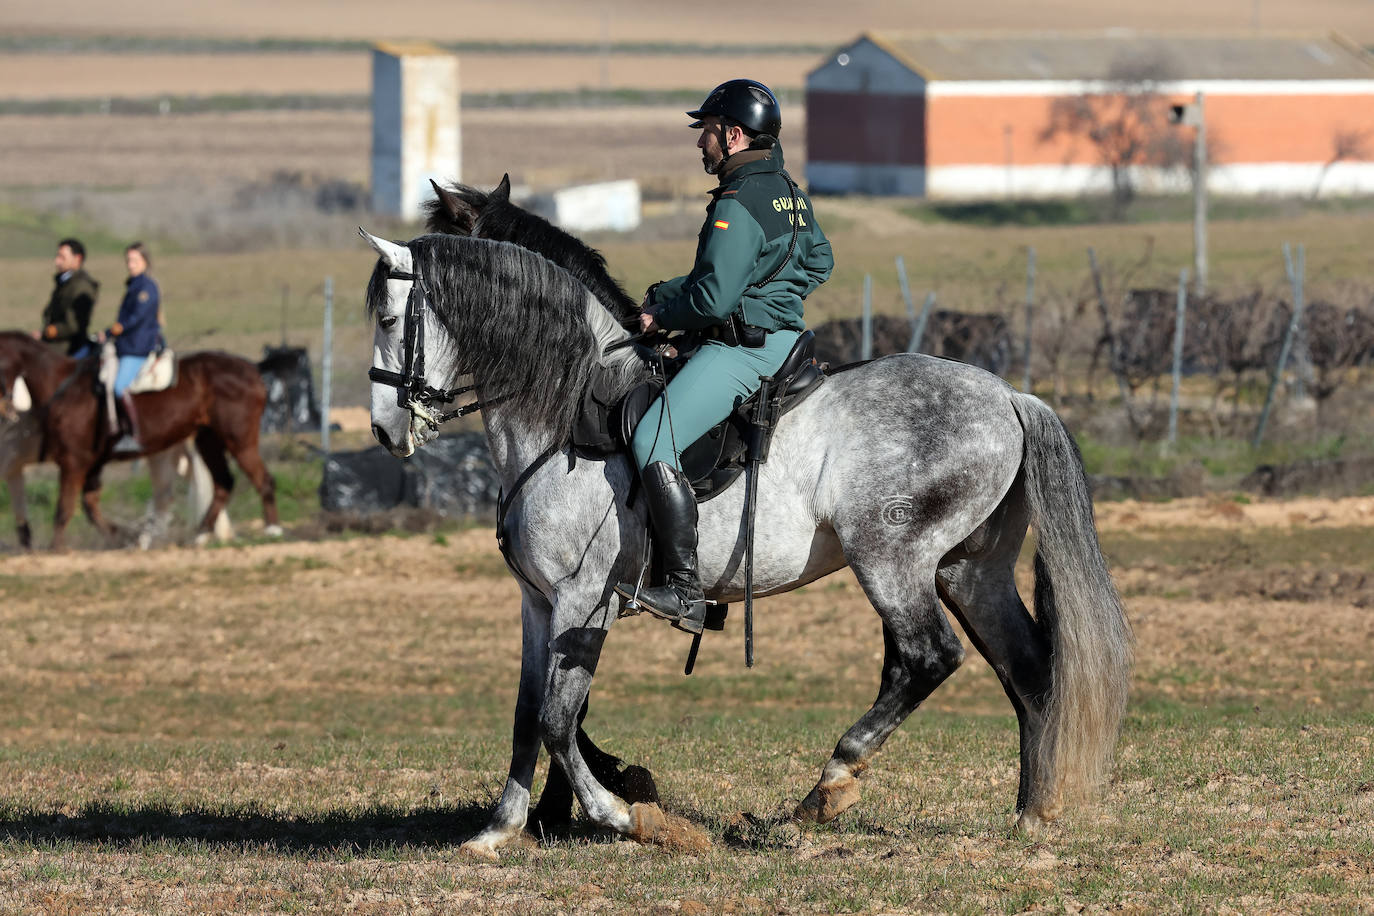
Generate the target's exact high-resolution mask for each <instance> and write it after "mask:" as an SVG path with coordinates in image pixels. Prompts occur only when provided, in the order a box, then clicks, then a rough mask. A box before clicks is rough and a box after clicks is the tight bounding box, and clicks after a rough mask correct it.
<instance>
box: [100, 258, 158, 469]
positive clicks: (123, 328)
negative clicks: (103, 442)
mask: <svg viewBox="0 0 1374 916" xmlns="http://www.w3.org/2000/svg"><path fill="white" fill-rule="evenodd" d="M124 264H125V266H126V267H127V268H128V270H129V279H128V281H126V282H127V287H128V288H127V289H126V290H125V292H124V301H123V302H121V303H120V304H119V317H118V318H116V319H115V323H114V324H113V325H111V326H110V329H109V331H108V332H107V333H108V334H109V335H110V336H111V337H113V338H114V342H115V355H116V356H118V357H119V372H118V374H117V375H116V376H115V383H114V393H115V397H117V398H119V399H120V402H121V403H122V404H123V405H124V413H125V415H126V416H128V418H129V432H128V433H127V434H126V435H124V436H123V437H121V438H120V440H119V441H118V442H116V443H115V447H114V451H115V453H116V454H132V453H137V452H138V451H140V450H141V447H140V445H139V443H138V412H137V410H136V409H135V407H134V397H133V395H131V394H129V393H128V388H129V385H130V384H132V383H133V380H134V378H135V377H136V376H137V375H138V371H139V370H140V369H142V368H143V364H144V363H145V362H146V361H147V359H148V356H149V354H151V353H155V352H157V351H158V350H161V349H162V347H163V343H162V320H161V295H160V293H159V292H158V288H157V283H156V282H155V281H154V280H153V278H152V277H151V276H149V275H148V268H149V267H150V266H151V264H152V259H151V258H150V257H149V256H148V250H147V249H146V248H145V247H144V246H143V243H142V242H134V243H133V244H132V245H130V246H129V247H128V248H126V249H124Z"/></svg>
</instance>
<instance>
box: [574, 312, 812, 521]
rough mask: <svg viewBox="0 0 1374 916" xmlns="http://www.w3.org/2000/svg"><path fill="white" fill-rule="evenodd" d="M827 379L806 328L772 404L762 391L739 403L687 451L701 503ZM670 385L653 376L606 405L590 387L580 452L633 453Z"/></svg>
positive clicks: (578, 436) (685, 463)
mask: <svg viewBox="0 0 1374 916" xmlns="http://www.w3.org/2000/svg"><path fill="white" fill-rule="evenodd" d="M825 377H826V376H825V373H824V371H823V370H822V369H821V367H820V365H819V364H818V363H817V362H816V335H815V334H814V333H813V332H811V331H803V332H802V334H801V335H800V336H799V337H798V338H797V342H796V343H795V344H794V345H793V346H792V351H791V352H790V353H788V354H787V359H785V360H783V363H782V366H780V367H779V368H778V371H777V374H776V375H774V376H773V381H772V383H771V384H770V385H769V390H768V395H769V403H767V404H764V405H760V404H759V395H760V393H761V391H756V392H755V393H754V394H752V395H750V396H749V397H748V398H746V399H745V400H744V401H742V402H741V403H740V404H738V405H736V407H735V409H734V410H733V411H732V412H731V414H730V416H728V417H726V418H725V419H724V420H722V421H721V422H720V423H718V424H716V426H715V427H713V428H712V429H711V430H709V431H708V432H707V433H706V434H705V435H704V436H702V437H701V438H700V439H698V440H697V441H696V442H694V443H692V444H691V445H689V446H688V447H687V448H686V449H684V450H683V452H682V470H683V473H684V474H686V476H687V478H688V479H689V480H690V481H691V482H692V489H693V490H694V491H695V492H696V497H697V502H699V503H700V502H705V501H706V500H708V499H710V498H711V497H713V496H715V495H716V494H718V493H720V492H722V491H724V490H725V489H726V488H727V487H728V486H730V484H731V483H733V482H734V481H735V478H737V477H739V475H740V474H742V473H743V472H744V468H745V462H746V456H747V453H748V449H749V444H750V441H751V437H759V441H758V443H757V445H756V447H758V448H760V449H761V454H763V455H766V454H767V452H768V441H769V440H770V439H771V438H772V434H773V429H774V423H775V422H776V420H777V418H778V417H780V416H782V415H783V414H785V413H787V412H788V411H789V410H791V409H792V408H794V407H796V406H797V405H798V404H800V403H801V402H802V401H803V400H805V399H806V397H807V395H809V394H811V392H813V391H815V390H816V388H817V387H818V386H819V385H820V384H821V382H823V381H825ZM665 384H666V382H665V380H664V379H662V378H654V379H651V380H650V381H648V382H645V383H644V384H643V385H640V386H639V387H637V388H635V389H634V390H633V391H631V392H630V393H629V394H628V395H626V396H625V398H624V399H623V400H622V401H620V402H619V403H618V404H604V403H602V402H601V400H600V399H599V398H597V397H596V396H595V385H594V384H592V385H588V394H584V396H583V404H582V416H581V417H579V419H578V423H577V431H576V432H575V433H574V436H573V446H574V448H575V450H576V451H577V453H578V454H580V455H582V456H583V457H589V458H604V457H606V456H607V455H608V454H610V453H612V452H621V451H624V452H628V451H629V442H630V439H631V438H632V437H633V436H634V430H635V427H636V426H637V425H638V424H639V421H640V418H641V417H643V416H644V412H645V411H647V410H648V409H649V405H650V404H652V403H653V400H654V398H656V397H658V395H659V394H660V393H661V392H662V391H663V387H664V385H665ZM597 414H600V417H598V416H596V415H597ZM760 418H762V419H763V420H764V422H763V424H762V425H760V424H759V423H757V422H756V421H757V420H758V419H760ZM588 430H591V431H592V432H588Z"/></svg>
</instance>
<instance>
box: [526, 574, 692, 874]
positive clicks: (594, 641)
mask: <svg viewBox="0 0 1374 916" xmlns="http://www.w3.org/2000/svg"><path fill="white" fill-rule="evenodd" d="M569 597H570V596H569V595H567V594H562V593H561V594H560V595H559V599H558V607H557V608H556V609H555V610H554V615H553V621H554V635H553V639H552V640H551V641H550V643H549V648H550V652H549V659H548V682H547V683H548V686H547V688H546V691H545V695H544V709H543V714H542V715H541V717H540V724H541V728H542V732H543V736H544V744H545V746H546V747H547V748H548V749H549V754H550V756H551V757H552V758H553V761H554V764H555V765H557V766H559V767H562V769H563V772H564V774H565V775H566V776H567V779H568V781H569V782H570V783H571V784H572V788H573V792H574V793H576V795H577V800H578V801H579V802H581V803H582V810H583V811H584V812H586V814H587V817H589V818H591V820H592V821H594V822H595V823H597V824H599V825H601V826H603V827H607V828H609V829H611V830H614V831H616V832H617V833H620V834H623V835H624V836H627V837H630V838H631V839H634V840H638V841H639V842H641V843H655V844H659V845H663V846H671V847H675V848H679V849H683V850H687V851H702V850H704V849H706V848H707V847H708V846H709V845H710V840H709V839H708V838H707V836H706V834H705V833H703V832H702V831H701V830H700V829H699V828H697V827H695V826H694V825H692V824H690V823H688V822H687V821H685V820H683V819H682V818H678V817H673V816H670V815H667V814H664V813H663V811H662V810H661V809H660V808H659V807H658V805H656V804H653V803H652V802H639V803H635V804H627V803H626V802H625V801H624V800H622V799H621V798H618V797H617V796H616V795H615V794H613V793H612V792H611V791H609V790H608V789H607V788H606V787H605V786H604V785H603V784H602V783H601V782H600V781H598V780H597V778H596V776H595V775H594V774H593V773H592V771H591V768H590V767H589V766H588V763H587V758H586V757H585V756H584V754H583V750H582V747H581V746H580V742H579V741H578V740H577V739H578V733H579V727H578V726H579V722H580V720H581V717H580V715H579V713H580V711H581V710H582V708H583V705H584V704H585V702H586V699H587V692H588V690H589V689H590V688H591V683H592V675H593V674H595V673H596V663H597V661H598V660H599V659H600V657H601V647H602V645H603V644H604V643H605V641H606V633H607V631H608V629H609V628H610V625H611V622H612V621H613V620H614V619H615V612H614V611H613V610H611V609H610V608H609V606H608V602H607V596H606V595H604V594H597V595H594V596H591V597H590V598H589V600H586V601H581V602H577V601H570V600H569ZM594 603H595V604H594ZM587 607H594V609H593V610H591V611H590V612H588V611H586V610H585V608H587ZM579 608H582V610H579Z"/></svg>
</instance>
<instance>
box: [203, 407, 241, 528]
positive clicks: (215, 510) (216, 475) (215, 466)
mask: <svg viewBox="0 0 1374 916" xmlns="http://www.w3.org/2000/svg"><path fill="white" fill-rule="evenodd" d="M196 451H197V452H199V453H200V457H201V460H202V461H204V462H205V467H206V468H208V469H209V471H210V477H211V478H212V479H213V480H214V482H215V496H214V498H213V499H212V500H210V508H208V509H206V510H205V517H204V518H202V519H201V520H200V527H199V528H198V529H197V530H196V543H198V544H203V543H205V542H206V541H208V540H209V539H210V534H211V532H213V531H214V530H215V520H216V519H218V518H219V514H220V512H222V511H223V510H224V506H225V504H226V503H227V502H229V494H230V493H231V492H233V489H234V475H233V474H232V473H230V471H229V460H228V459H227V458H226V457H225V455H224V440H223V439H221V438H220V437H219V434H218V433H216V432H215V431H214V430H212V429H208V428H204V427H202V428H201V429H199V430H197V431H196Z"/></svg>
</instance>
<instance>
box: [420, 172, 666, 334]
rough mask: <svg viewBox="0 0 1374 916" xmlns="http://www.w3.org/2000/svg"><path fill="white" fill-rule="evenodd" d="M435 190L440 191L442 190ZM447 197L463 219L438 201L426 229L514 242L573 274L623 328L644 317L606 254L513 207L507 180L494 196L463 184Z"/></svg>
mask: <svg viewBox="0 0 1374 916" xmlns="http://www.w3.org/2000/svg"><path fill="white" fill-rule="evenodd" d="M435 188H436V191H437V190H438V185H435ZM447 193H448V194H450V195H452V197H453V198H456V199H457V201H458V202H459V203H460V205H461V206H462V207H463V208H464V210H465V212H464V214H463V217H461V218H460V217H458V216H455V214H453V213H452V212H450V210H449V208H448V206H447V205H446V204H445V203H444V201H443V200H441V199H439V198H438V197H436V198H434V199H433V200H428V201H425V203H424V205H423V206H424V210H425V216H426V220H425V227H426V228H427V229H428V230H429V231H430V232H439V233H443V234H445V235H460V236H473V237H476V238H483V239H492V240H495V241H498V242H514V243H515V244H516V245H519V246H520V247H521V248H528V249H530V250H531V251H535V252H538V253H539V254H541V255H543V256H544V257H546V258H548V259H549V260H550V261H552V262H554V263H555V264H557V265H558V266H559V267H562V268H563V269H564V270H566V271H568V272H569V273H571V274H572V275H573V276H574V277H576V278H577V279H578V281H579V282H581V283H582V285H583V286H585V287H587V289H589V290H591V292H592V295H594V296H596V298H597V299H599V300H601V304H602V305H604V306H605V307H606V309H607V311H609V312H610V313H611V314H612V315H614V316H615V318H616V320H617V321H620V322H622V323H623V322H625V321H628V320H630V319H633V318H634V317H635V316H636V315H638V314H639V304H638V303H637V302H636V301H635V300H634V299H631V298H630V296H629V294H628V293H626V292H625V290H624V288H623V287H621V285H620V284H619V283H617V282H616V280H615V278H614V277H612V276H611V274H610V271H609V270H608V269H607V268H606V258H605V257H604V256H602V254H601V252H599V251H597V250H596V249H595V248H592V247H591V246H590V245H588V244H587V243H585V242H583V241H582V240H581V239H579V238H577V237H576V236H573V235H570V234H568V233H567V232H564V231H563V230H562V229H559V228H558V227H557V226H555V225H553V224H552V223H550V222H549V221H548V220H546V219H544V218H542V217H540V216H536V215H535V214H533V213H531V212H529V211H528V210H525V209H523V208H521V207H517V206H516V205H515V204H513V203H511V202H510V198H509V193H510V185H509V181H508V180H503V181H502V182H501V184H500V185H499V186H498V187H497V188H496V190H495V191H493V192H491V193H487V192H485V191H479V190H477V189H476V188H471V187H468V186H467V185H461V184H456V185H453V186H452V188H450V189H447Z"/></svg>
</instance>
